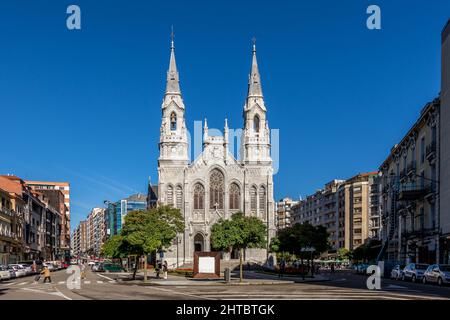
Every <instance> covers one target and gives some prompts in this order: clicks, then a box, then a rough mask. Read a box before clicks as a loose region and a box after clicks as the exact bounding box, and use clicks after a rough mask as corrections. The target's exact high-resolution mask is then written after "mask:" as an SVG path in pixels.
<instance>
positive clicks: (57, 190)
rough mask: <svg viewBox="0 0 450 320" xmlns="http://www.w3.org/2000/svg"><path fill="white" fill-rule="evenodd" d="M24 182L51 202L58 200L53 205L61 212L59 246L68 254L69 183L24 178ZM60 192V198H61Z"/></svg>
mask: <svg viewBox="0 0 450 320" xmlns="http://www.w3.org/2000/svg"><path fill="white" fill-rule="evenodd" d="M25 183H26V184H27V185H28V186H30V187H31V188H32V189H33V190H36V191H39V192H42V193H44V194H45V196H46V197H47V198H50V199H51V201H52V203H54V202H58V204H57V205H56V204H55V206H57V207H58V211H59V212H61V219H62V226H63V227H62V230H61V236H60V241H61V246H62V248H63V249H64V250H65V252H66V254H68V252H69V250H70V184H69V183H68V182H53V181H32V180H25ZM61 194H62V198H61ZM63 211H64V213H63Z"/></svg>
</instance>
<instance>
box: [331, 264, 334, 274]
mask: <svg viewBox="0 0 450 320" xmlns="http://www.w3.org/2000/svg"><path fill="white" fill-rule="evenodd" d="M330 268H331V274H334V263H332V264H331V266H330Z"/></svg>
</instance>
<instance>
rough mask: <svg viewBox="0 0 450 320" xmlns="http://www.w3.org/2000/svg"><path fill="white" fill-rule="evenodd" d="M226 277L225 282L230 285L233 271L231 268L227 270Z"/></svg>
mask: <svg viewBox="0 0 450 320" xmlns="http://www.w3.org/2000/svg"><path fill="white" fill-rule="evenodd" d="M224 277H225V282H227V283H228V282H230V281H231V270H230V268H225V272H224Z"/></svg>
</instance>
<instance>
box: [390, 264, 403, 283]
mask: <svg viewBox="0 0 450 320" xmlns="http://www.w3.org/2000/svg"><path fill="white" fill-rule="evenodd" d="M404 268H405V266H404V265H400V264H398V265H396V266H395V267H394V268H393V269H392V271H391V279H394V280H400V279H402V277H403V269H404Z"/></svg>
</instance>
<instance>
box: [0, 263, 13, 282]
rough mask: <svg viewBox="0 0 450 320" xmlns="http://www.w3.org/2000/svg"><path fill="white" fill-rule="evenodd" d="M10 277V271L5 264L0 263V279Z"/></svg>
mask: <svg viewBox="0 0 450 320" xmlns="http://www.w3.org/2000/svg"><path fill="white" fill-rule="evenodd" d="M9 279H11V273H10V272H9V270H8V269H7V268H6V267H5V266H1V265H0V280H9Z"/></svg>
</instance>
